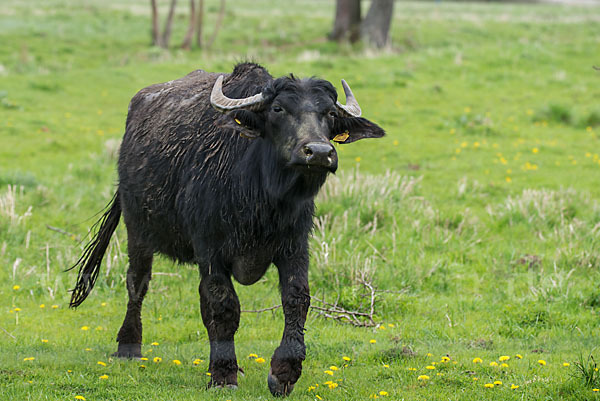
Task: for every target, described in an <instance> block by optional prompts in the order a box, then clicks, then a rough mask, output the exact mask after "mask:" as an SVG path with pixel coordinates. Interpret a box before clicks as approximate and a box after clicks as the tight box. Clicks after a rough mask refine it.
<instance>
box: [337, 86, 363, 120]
mask: <svg viewBox="0 0 600 401" xmlns="http://www.w3.org/2000/svg"><path fill="white" fill-rule="evenodd" d="M342 86H343V87H344V93H345V94H346V105H345V106H344V105H343V104H341V103H340V102H337V103H336V106H337V107H338V109H339V110H340V111H341V112H342V114H344V116H346V117H360V115H361V113H362V111H361V110H360V106H359V105H358V102H357V101H356V98H355V97H354V95H353V94H352V90H351V89H350V87H349V86H348V84H347V83H346V81H344V80H343V79H342Z"/></svg>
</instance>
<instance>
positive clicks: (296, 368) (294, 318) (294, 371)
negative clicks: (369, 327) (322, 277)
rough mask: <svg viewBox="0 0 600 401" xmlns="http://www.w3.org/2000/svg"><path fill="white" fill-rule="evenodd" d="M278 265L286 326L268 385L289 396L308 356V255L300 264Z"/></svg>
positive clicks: (272, 364) (274, 390)
mask: <svg viewBox="0 0 600 401" xmlns="http://www.w3.org/2000/svg"><path fill="white" fill-rule="evenodd" d="M276 264H277V262H276ZM277 267H278V269H279V285H280V287H281V303H282V305H283V313H284V315H285V327H284V329H283V337H282V339H281V344H280V345H279V347H278V348H277V349H276V350H275V353H274V354H273V357H272V358H271V369H270V371H269V377H268V384H269V390H270V391H271V393H272V394H273V395H275V396H286V395H288V394H290V393H291V392H292V390H293V389H294V384H296V382H297V381H298V378H299V377H300V375H301V374H302V361H304V358H305V357H306V347H305V346H304V323H305V322H306V314H307V312H308V308H309V306H310V292H309V288H308V255H307V254H306V255H304V256H303V257H302V258H300V260H299V261H297V263H289V262H284V263H279V264H277Z"/></svg>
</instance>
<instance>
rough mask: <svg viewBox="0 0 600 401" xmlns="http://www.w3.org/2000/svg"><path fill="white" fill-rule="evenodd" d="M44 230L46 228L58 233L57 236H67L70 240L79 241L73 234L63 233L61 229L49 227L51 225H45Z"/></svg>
mask: <svg viewBox="0 0 600 401" xmlns="http://www.w3.org/2000/svg"><path fill="white" fill-rule="evenodd" d="M46 228H47V229H48V230H52V231H56V232H57V233H59V234H62V235H66V236H69V237H71V238H72V239H74V240H76V241H79V237H77V236H76V235H75V234H73V233H70V232H68V231H65V230H63V229H62V228H58V227H53V226H51V225H49V224H46Z"/></svg>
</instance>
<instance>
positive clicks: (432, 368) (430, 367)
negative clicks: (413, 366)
mask: <svg viewBox="0 0 600 401" xmlns="http://www.w3.org/2000/svg"><path fill="white" fill-rule="evenodd" d="M425 369H428V370H434V369H435V366H431V365H429V366H425Z"/></svg>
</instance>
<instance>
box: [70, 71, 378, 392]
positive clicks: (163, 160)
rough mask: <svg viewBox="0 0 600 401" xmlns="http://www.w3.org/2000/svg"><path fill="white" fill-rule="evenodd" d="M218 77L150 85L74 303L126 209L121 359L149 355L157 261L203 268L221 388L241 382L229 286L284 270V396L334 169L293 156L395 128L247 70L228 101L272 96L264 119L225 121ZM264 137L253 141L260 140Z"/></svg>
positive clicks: (135, 103)
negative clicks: (321, 196)
mask: <svg viewBox="0 0 600 401" xmlns="http://www.w3.org/2000/svg"><path fill="white" fill-rule="evenodd" d="M219 75H220V74H215V73H208V72H205V71H201V70H198V71H194V72H192V73H190V74H189V75H187V76H185V77H183V78H181V79H178V80H175V81H170V82H167V83H163V84H157V85H152V86H149V87H147V88H145V89H142V90H141V91H140V92H139V93H138V94H136V95H135V96H134V97H133V99H132V100H131V104H130V106H129V113H128V116H127V125H126V132H125V136H124V138H123V143H122V145H121V151H120V157H119V185H118V189H117V193H116V194H115V197H114V199H113V201H112V203H111V204H110V205H109V207H108V210H107V212H106V214H105V215H104V216H103V218H102V219H101V221H100V222H99V223H100V229H99V231H98V233H97V234H96V236H95V237H94V239H93V241H92V242H91V243H90V244H89V245H88V247H87V248H86V249H85V252H84V254H83V256H82V257H81V258H80V259H79V261H78V262H77V264H76V267H78V268H79V276H78V281H77V285H76V287H75V290H74V292H73V295H72V299H71V306H78V305H79V304H81V302H83V300H85V298H86V297H87V295H88V294H89V292H90V291H91V289H92V287H93V285H94V282H95V279H96V277H97V275H98V271H99V267H100V263H101V261H102V257H103V255H104V252H105V251H106V247H107V246H108V243H109V240H110V236H111V235H112V233H113V231H114V230H115V228H116V226H117V224H118V222H119V218H120V214H121V212H122V214H123V218H124V221H125V224H126V226H127V233H128V252H129V263H130V266H129V270H128V273H127V289H128V293H129V303H128V306H127V314H126V317H125V320H124V322H123V326H122V327H121V330H120V331H119V334H118V336H117V341H118V343H119V347H118V351H117V353H116V355H117V356H121V357H141V343H142V324H141V318H140V313H141V307H142V301H143V298H144V295H145V294H146V291H147V289H148V284H149V281H150V278H151V265H152V255H153V254H154V253H156V252H159V253H162V254H164V255H168V256H169V257H171V258H173V259H174V260H176V261H178V262H181V263H195V264H197V265H198V266H199V269H200V274H201V282H200V287H199V292H200V300H201V311H202V319H203V321H204V324H205V326H206V329H207V331H208V336H209V339H210V346H211V355H210V367H209V370H210V372H211V384H212V385H219V386H223V385H231V386H235V385H237V371H238V366H237V360H236V356H235V348H234V334H235V332H236V330H237V328H238V323H239V316H240V304H239V301H238V298H237V295H236V293H235V291H234V288H233V285H232V282H231V277H232V276H233V277H234V278H235V279H236V280H237V281H239V282H240V283H242V284H245V285H249V284H252V283H254V282H256V281H257V280H259V279H260V278H261V277H262V276H263V274H264V273H265V271H266V270H267V268H268V267H269V266H270V265H271V264H272V263H273V264H275V266H276V267H277V269H278V271H279V277H280V289H281V296H282V303H283V311H284V314H285V329H284V333H283V339H282V342H281V345H280V346H279V347H278V348H277V349H276V350H275V353H274V355H273V358H272V360H271V372H270V374H269V380H268V383H269V388H270V389H271V391H272V392H273V394H275V395H286V394H288V393H289V392H290V391H291V390H292V388H293V385H294V383H295V382H296V381H297V380H298V378H299V377H300V374H301V371H302V361H303V360H304V358H305V347H304V323H305V320H306V313H307V311H308V307H309V304H310V296H309V287H308V235H309V233H310V230H311V228H312V217H313V212H314V196H315V195H316V194H317V192H318V190H319V188H320V187H321V186H322V185H323V183H324V182H325V179H326V177H327V174H328V173H329V172H331V171H334V170H335V167H336V166H337V156H336V155H335V150H334V148H333V147H331V151H330V155H331V158H332V159H334V161H335V163H334V164H331V165H328V166H326V168H325V167H323V168H321V167H320V166H316V167H315V166H308V165H307V166H304V165H302V163H300V165H299V164H298V162H294V160H296V159H298V157H297V155H298V154H299V153H298V152H300V151H301V149H303V148H302V147H303V146H305V145H306V143H316V144H318V145H319V146H331V145H330V144H329V140H331V139H332V138H334V137H335V136H336V135H337V134H340V133H342V132H344V131H348V134H349V135H350V136H349V138H348V140H347V141H346V142H347V143H349V142H352V141H355V140H358V139H362V138H367V137H380V136H383V134H384V132H383V130H382V129H381V128H379V127H378V126H377V125H375V124H373V123H371V122H370V121H368V120H365V119H363V118H347V117H341V116H340V115H338V114H337V113H336V108H335V101H336V100H337V94H336V91H335V89H334V88H333V86H332V85H331V84H330V83H329V82H327V81H323V80H319V79H315V78H311V79H305V80H300V79H297V78H295V77H293V76H289V77H283V78H279V79H276V80H274V79H273V78H272V77H271V75H269V73H268V72H267V71H266V70H265V69H264V68H262V67H260V66H258V65H256V64H251V63H243V64H239V65H237V66H236V67H235V69H234V71H233V72H232V73H231V74H229V75H227V76H226V78H225V80H224V85H223V88H224V89H223V91H224V93H225V95H226V96H228V97H231V98H245V97H248V96H251V95H254V94H256V93H259V92H261V91H262V93H263V95H265V96H266V99H267V101H266V102H265V105H264V107H262V108H261V109H260V110H259V111H248V110H235V111H232V112H229V113H226V114H221V113H219V112H217V111H215V110H214V109H213V108H212V107H211V105H210V102H209V95H210V92H211V89H212V87H213V85H214V82H215V80H216V79H217V77H218V76H219ZM249 138H255V139H249Z"/></svg>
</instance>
